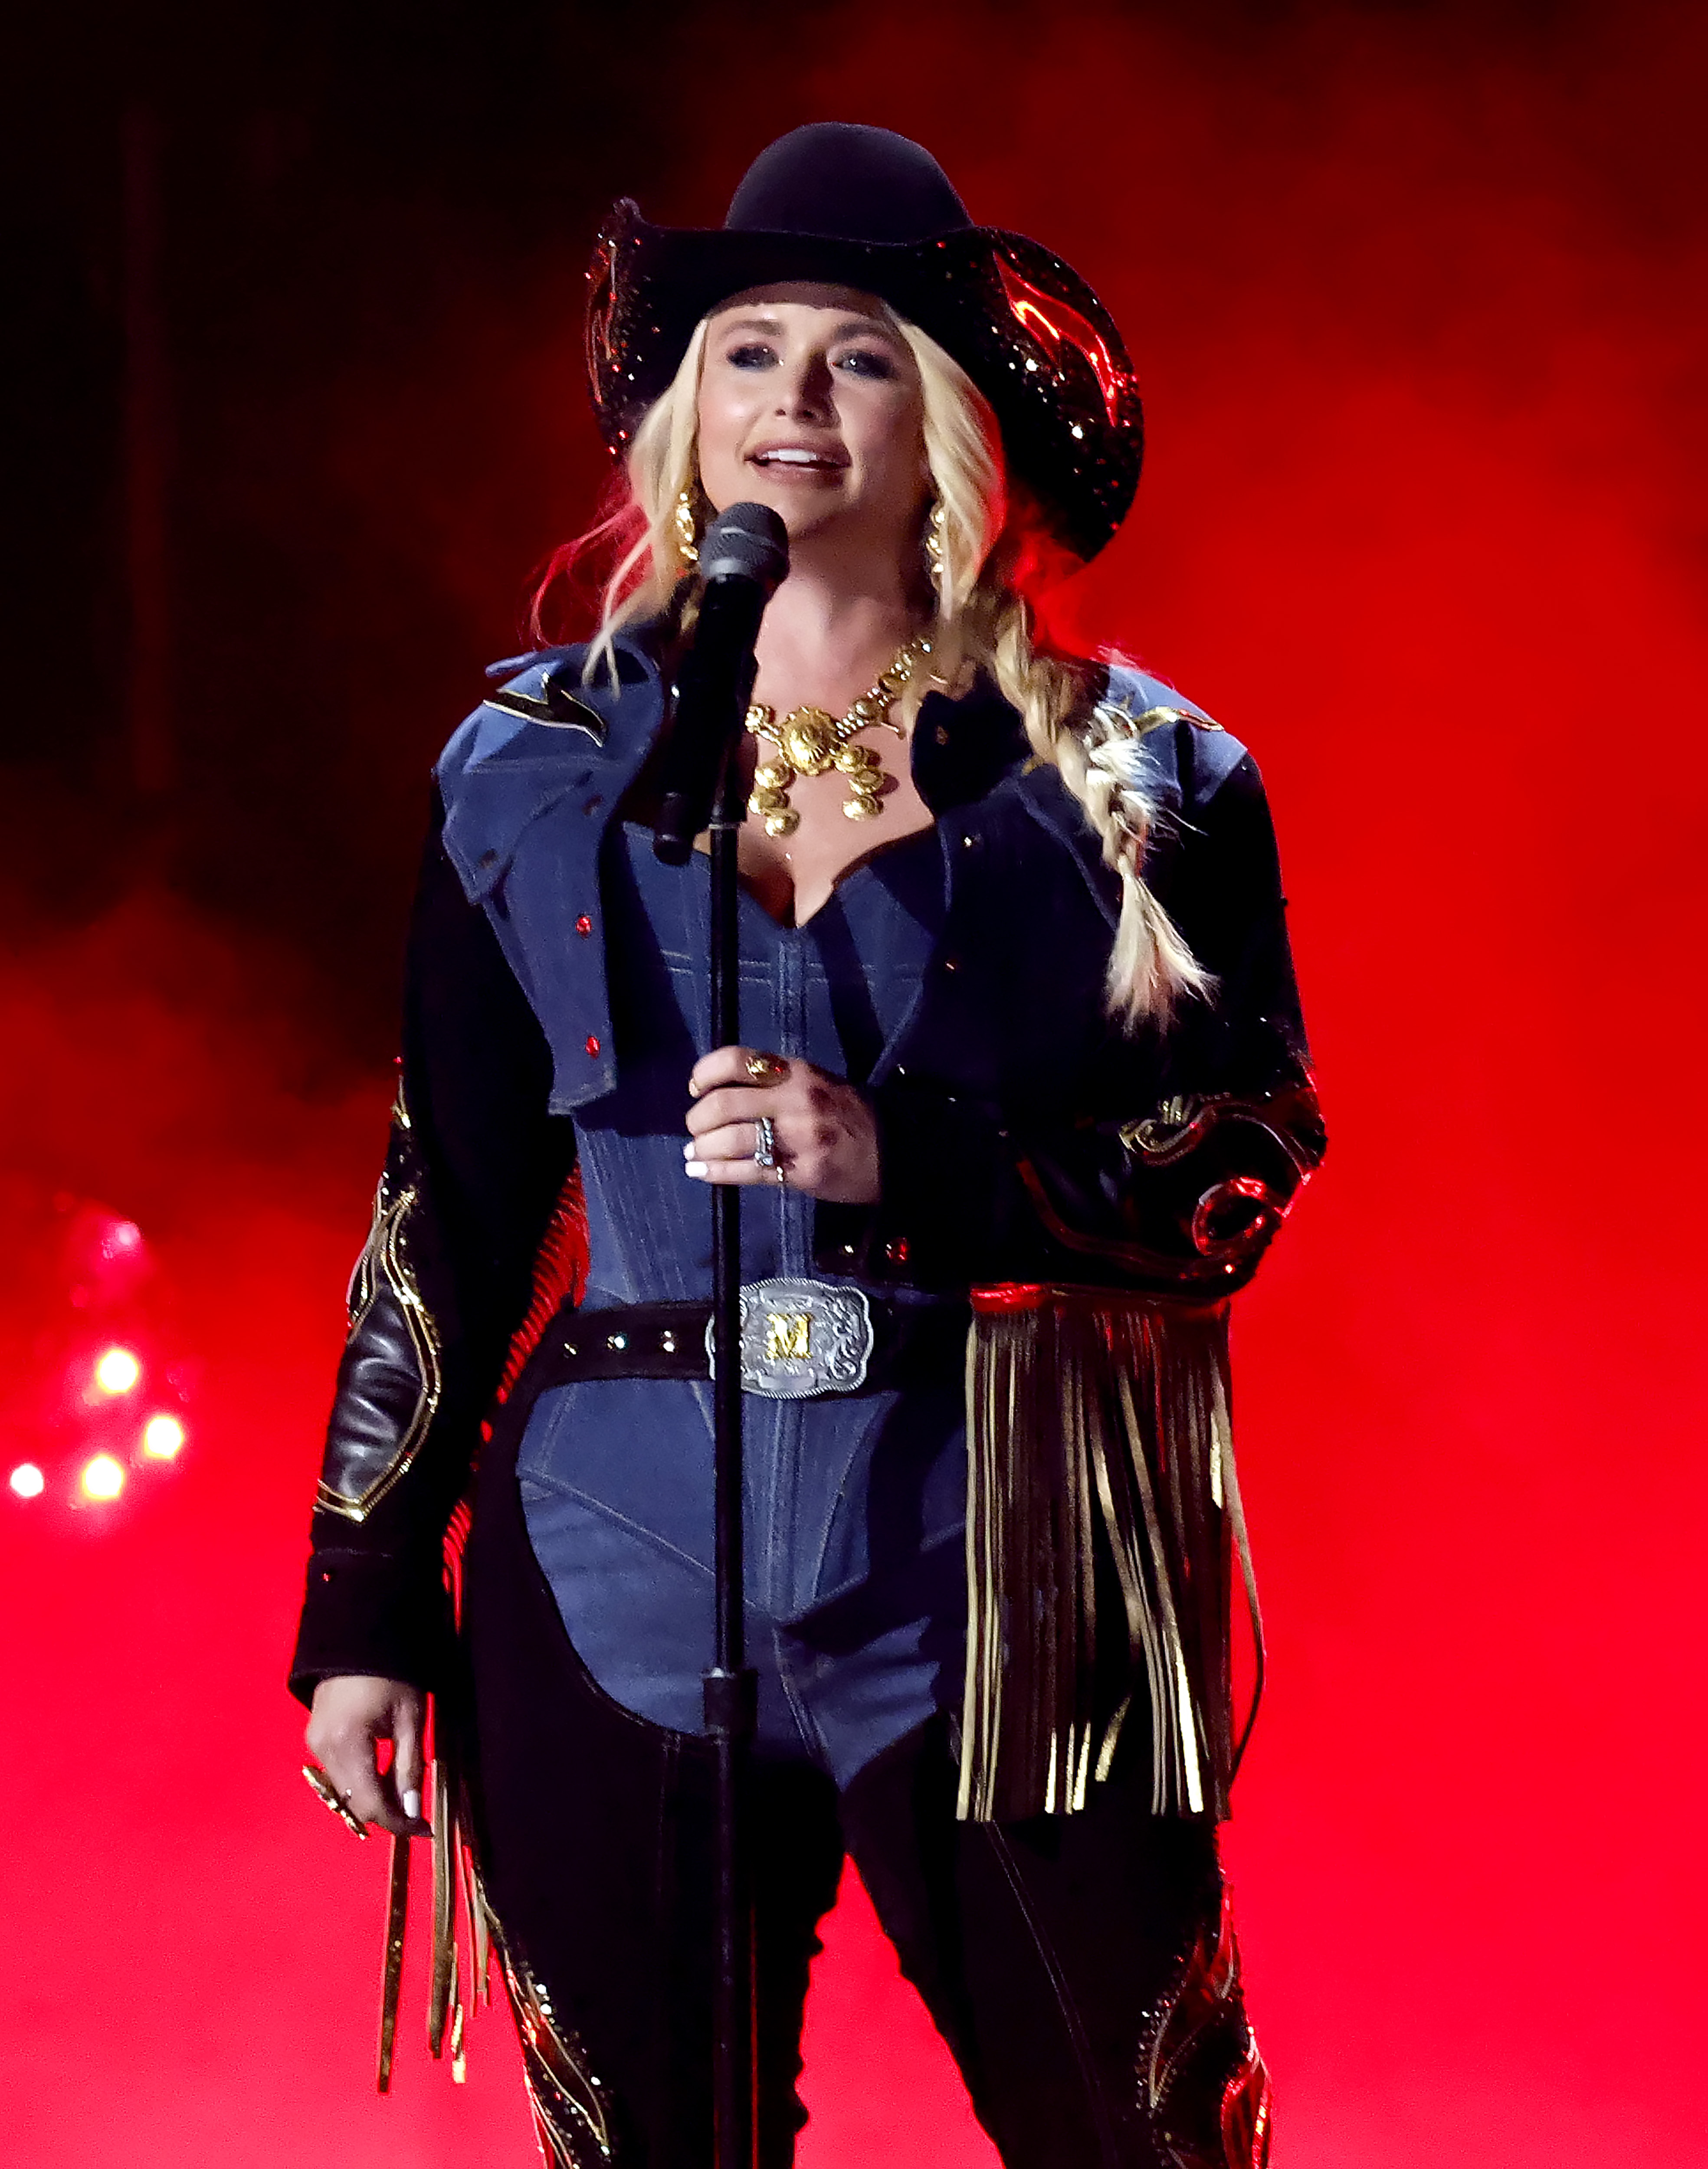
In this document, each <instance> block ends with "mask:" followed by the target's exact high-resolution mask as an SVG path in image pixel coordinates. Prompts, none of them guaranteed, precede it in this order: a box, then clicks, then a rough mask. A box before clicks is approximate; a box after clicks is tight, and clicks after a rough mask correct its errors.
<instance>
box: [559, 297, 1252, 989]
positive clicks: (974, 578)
mask: <svg viewBox="0 0 1708 2169" xmlns="http://www.w3.org/2000/svg"><path fill="white" fill-rule="evenodd" d="M889 322H890V323H891V324H892V325H893V327H894V330H895V331H896V333H898V334H899V337H900V338H903V339H905V341H906V343H907V345H908V348H909V349H910V352H911V353H912V354H913V357H914V360H915V365H917V367H918V370H919V375H920V384H921V392H922V395H923V406H924V437H925V455H926V465H927V466H928V467H929V468H930V471H931V482H932V487H933V488H934V490H935V493H936V496H937V504H938V506H939V507H940V511H939V514H938V515H937V525H936V535H937V544H938V548H939V551H940V555H941V577H940V579H939V581H938V584H937V596H936V605H937V623H936V626H935V628H934V637H935V639H936V643H937V653H938V654H939V656H940V657H941V658H943V659H944V661H943V667H944V668H945V669H947V668H949V667H950V666H951V663H953V667H954V669H956V670H957V672H958V674H961V675H963V676H965V675H969V674H971V673H973V672H974V671H978V670H983V671H985V672H987V673H988V674H989V675H990V677H991V678H992V679H994V680H995V684H996V685H997V687H998V689H999V690H1001V694H1002V695H1003V697H1004V699H1005V700H1006V701H1008V702H1009V703H1010V704H1011V706H1013V707H1014V708H1015V709H1016V710H1017V711H1018V712H1019V715H1020V717H1021V719H1022V722H1023V723H1024V725H1025V727H1026V735H1027V740H1028V742H1029V743H1030V744H1031V746H1032V749H1033V753H1034V754H1036V755H1037V757H1038V759H1040V760H1043V761H1048V762H1049V764H1050V765H1052V766H1054V768H1056V769H1057V770H1059V772H1060V775H1061V779H1062V781H1063V782H1064V783H1065V785H1066V786H1067V788H1068V789H1069V791H1071V792H1072V793H1073V795H1074V797H1076V799H1077V800H1078V801H1079V802H1080V804H1081V806H1082V807H1084V809H1085V813H1086V819H1087V820H1088V821H1089V822H1090V823H1091V825H1092V829H1094V830H1095V831H1096V833H1097V837H1098V839H1099V840H1100V842H1101V844H1102V855H1103V861H1104V863H1105V864H1106V865H1107V866H1110V867H1111V868H1113V871H1115V873H1116V874H1117V875H1118V877H1119V878H1120V882H1121V914H1120V921H1119V925H1118V928H1117V930H1116V935H1115V941H1114V946H1113V951H1112V952H1111V955H1110V958H1109V967H1108V1007H1109V1011H1110V1014H1111V1015H1113V1016H1114V1017H1116V1018H1118V1020H1119V1021H1121V1022H1122V1024H1123V1025H1124V1026H1126V1027H1127V1028H1128V1029H1129V1030H1132V1029H1135V1028H1136V1027H1137V1026H1139V1025H1140V1023H1141V1022H1142V1021H1145V1020H1146V1019H1149V1020H1151V1021H1154V1022H1156V1023H1157V1024H1166V1021H1167V1020H1168V1017H1169V1015H1170V1014H1171V1012H1172V1010H1173V1008H1174V1006H1175V1005H1176V1004H1177V1002H1178V1001H1179V1000H1180V999H1182V997H1183V996H1186V995H1200V996H1202V995H1204V994H1208V992H1209V989H1210V986H1211V983H1212V982H1211V980H1210V978H1209V973H1206V972H1205V971H1204V968H1203V967H1202V966H1201V965H1200V964H1199V963H1198V962H1197V960H1196V958H1194V957H1193V954H1192V951H1191V950H1190V949H1189V948H1188V946H1187V945H1186V943H1185V941H1183V940H1182V937H1181V935H1180V933H1179V931H1178V930H1177V928H1176V927H1175V925H1174V924H1173V922H1172V919H1170V918H1169V916H1168V914H1167V913H1166V911H1165V910H1164V909H1163V908H1162V906H1161V904H1160V903H1158V902H1157V900H1156V898H1155V897H1154V896H1153V895H1152V894H1151V893H1150V889H1149V888H1148V887H1146V886H1145V881H1144V878H1143V876H1142V874H1141V871H1140V868H1141V866H1142V864H1143V861H1144V855H1145V840H1146V839H1147V837H1148V836H1149V834H1150V827H1151V823H1152V822H1153V821H1154V819H1155V818H1156V805H1155V802H1154V801H1153V800H1152V798H1151V797H1150V794H1149V792H1148V791H1147V789H1146V786H1145V765H1144V760H1143V757H1142V754H1141V752H1140V738H1139V737H1138V734H1137V733H1135V731H1134V727H1133V725H1134V718H1133V717H1131V716H1129V714H1128V713H1127V712H1126V711H1124V709H1122V708H1121V707H1119V706H1117V705H1115V704H1113V703H1112V702H1110V701H1106V700H1102V699H1100V698H1099V697H1098V692H1099V688H1100V687H1101V686H1102V684H1103V683H1104V678H1105V674H1104V673H1103V672H1102V670H1100V669H1098V668H1097V665H1096V664H1094V663H1092V662H1090V661H1089V660H1086V659H1085V658H1076V657H1072V656H1065V655H1059V654H1055V653H1051V652H1049V650H1048V649H1047V648H1043V646H1042V645H1040V644H1039V643H1038V641H1037V640H1036V638H1035V632H1036V623H1037V621H1036V617H1035V614H1034V610H1033V604H1032V602H1031V600H1029V599H1028V598H1029V595H1030V594H1033V593H1035V592H1037V591H1038V588H1039V586H1040V585H1041V584H1042V583H1043V581H1045V580H1046V579H1048V578H1049V576H1050V572H1049V566H1048V563H1047V561H1046V559H1045V557H1044V555H1043V552H1042V551H1041V550H1040V548H1039V546H1038V542H1037V541H1036V539H1035V538H1036V536H1037V535H1038V532H1039V530H1038V524H1037V523H1036V522H1035V521H1032V520H1027V519H1026V518H1025V517H1024V516H1023V510H1022V508H1020V507H1018V506H1017V504H1015V503H1014V502H1013V500H1012V498H1011V493H1010V492H1009V488H1008V486H1007V478H1006V472H1005V467H1004V463H1003V459H1002V448H1001V435H1000V434H999V431H998V429H997V424H996V418H995V414H994V413H992V412H991V409H990V404H989V402H987V401H986V399H985V397H984V395H983V393H982V392H979V389H978V387H977V386H976V385H974V382H973V381H972V379H971V378H970V377H969V376H968V375H967V373H966V371H965V370H963V368H962V367H961V365H960V364H959V363H958V362H957V361H956V360H954V359H953V357H952V356H951V355H949V354H947V353H945V352H944V350H943V349H942V347H941V346H939V345H938V344H937V341H936V340H935V339H933V338H931V337H929V336H928V334H927V333H924V332H922V331H921V330H920V329H919V328H918V327H917V325H915V324H911V323H909V322H906V321H905V319H902V318H899V317H894V315H891V316H890V317H889ZM705 345H706V323H705V322H704V321H702V322H701V323H700V324H699V325H698V326H697V328H696V330H695V333H694V335H693V337H692V338H691V339H690V341H689V343H688V346H687V350H686V353H685V354H683V357H682V360H681V366H680V367H679V368H678V370H677V371H676V374H675V378H674V380H673V381H672V382H671V384H670V387H669V389H668V390H667V391H666V392H665V393H664V394H663V395H662V397H660V398H659V399H658V401H657V402H655V403H654V405H653V406H652V407H651V408H649V410H648V412H647V413H646V415H645V416H644V417H643V419H642V421H641V423H640V424H639V426H638V428H637V429H636V431H635V434H634V437H633V440H632V443H631V445H630V447H629V451H628V456H627V461H626V463H625V468H624V471H623V473H622V482H621V491H622V493H621V496H620V498H619V501H618V503H617V504H616V508H615V509H613V510H612V512H611V514H609V515H608V516H607V517H606V519H604V520H601V521H600V523H599V524H598V525H596V526H595V527H594V528H593V529H592V530H590V532H589V533H587V534H586V535H584V536H580V537H579V538H578V540H577V541H574V542H571V543H568V544H566V545H565V546H564V547H563V549H561V550H560V551H558V552H557V553H556V554H555V556H554V557H553V558H552V562H551V565H550V566H549V568H548V569H547V574H546V578H545V579H544V581H543V582H542V585H541V588H540V590H539V593H538V594H536V598H535V616H536V630H538V627H539V616H540V610H541V606H542V598H543V597H544V596H545V594H547V590H548V589H550V587H551V586H552V583H553V581H554V580H555V579H556V578H558V575H559V574H561V573H563V572H565V571H566V570H571V569H573V568H575V567H576V566H577V565H578V564H579V563H580V562H582V561H584V559H587V558H589V557H595V556H600V557H606V558H609V557H611V556H613V555H614V557H615V560H616V562H615V565H614V568H613V569H612V570H611V572H610V573H609V574H608V576H607V577H606V578H605V580H604V581H603V583H602V585H601V591H600V622H599V630H598V632H597V635H596V637H595V639H594V641H593V642H592V643H591V646H590V648H589V651H588V656H587V662H586V669H585V674H586V676H587V677H588V679H592V678H593V677H594V676H595V675H596V674H597V673H598V672H599V671H600V670H601V669H607V670H610V669H614V668H615V656H614V654H613V652H612V648H611V637H612V636H613V634H615V633H616V632H618V631H619V630H620V629H621V628H622V627H623V626H627V625H632V624H635V623H638V622H640V621H643V620H646V619H649V618H653V617H655V616H659V614H660V613H662V612H665V611H668V610H673V609H679V608H680V607H681V602H682V600H683V597H682V594H681V588H682V584H683V581H684V578H685V577H686V576H685V572H684V567H683V563H682V559H681V553H680V552H679V550H678V548H677V537H676V530H675V515H676V508H677V503H678V499H679V498H680V496H681V493H682V492H683V491H684V490H687V491H689V492H692V491H693V490H694V489H695V488H697V472H698V470H697V461H696V456H695V441H696V426H697V425H696V417H697V402H698V395H699V385H700V370H701V364H702V357H703V355H704V352H705ZM924 562H925V561H924V556H923V538H921V568H922V569H923V566H924Z"/></svg>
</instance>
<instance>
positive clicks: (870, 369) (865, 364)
mask: <svg viewBox="0 0 1708 2169" xmlns="http://www.w3.org/2000/svg"><path fill="white" fill-rule="evenodd" d="M836 366H837V367H838V368H839V369H845V370H847V372H848V374H849V375H850V376H872V377H876V378H878V380H879V381H884V380H887V379H889V377H892V376H894V374H895V364H894V362H893V361H892V360H890V358H889V355H888V354H883V353H880V352H879V351H878V349H876V348H874V347H869V346H862V347H856V348H855V349H854V351H853V352H852V353H851V354H844V355H843V356H842V358H841V360H840V361H839V362H838V363H837V365H836Z"/></svg>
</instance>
